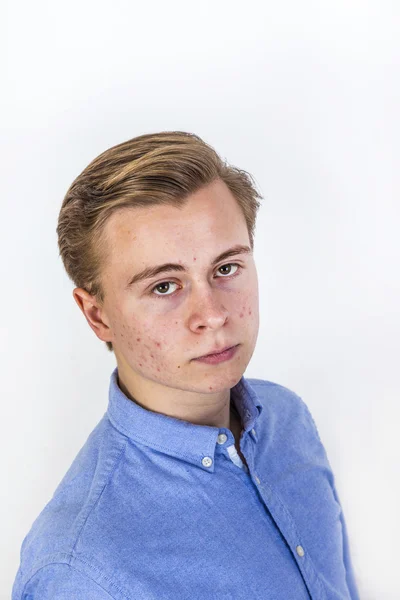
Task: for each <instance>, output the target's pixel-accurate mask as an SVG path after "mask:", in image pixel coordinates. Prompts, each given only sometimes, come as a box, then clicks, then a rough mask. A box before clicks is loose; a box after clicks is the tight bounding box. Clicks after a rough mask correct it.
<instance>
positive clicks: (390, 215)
mask: <svg viewBox="0 0 400 600" xmlns="http://www.w3.org/2000/svg"><path fill="white" fill-rule="evenodd" d="M3 6H4V8H5V9H6V13H3V14H4V16H5V19H3V18H2V19H1V20H2V22H3V24H2V26H1V36H0V37H1V40H2V42H1V44H2V46H3V48H2V51H1V56H3V59H4V57H6V64H5V69H2V73H3V77H2V79H3V82H2V93H1V98H0V102H1V105H2V106H1V120H2V135H1V164H2V166H3V174H2V179H1V219H0V228H1V229H0V234H1V235H0V243H1V248H0V256H1V272H2V277H1V284H2V285H1V295H0V302H1V305H0V311H1V328H2V331H1V352H2V355H1V369H2V373H1V375H2V376H1V381H2V428H1V438H0V439H1V458H2V484H3V494H2V499H1V506H0V511H1V513H0V514H1V531H2V535H1V536H0V544H1V557H0V561H1V564H2V567H3V568H2V573H1V579H0V597H1V598H2V599H3V598H4V599H6V598H9V597H10V593H11V586H12V583H13V580H14V577H15V574H16V570H17V568H18V564H19V550H20V546H21V543H22V540H23V538H24V536H25V535H26V533H27V532H28V530H29V529H30V527H31V525H32V523H33V520H34V519H35V518H36V516H37V515H38V514H39V512H40V511H41V510H42V508H43V507H44V505H45V504H46V503H47V502H48V501H49V499H50V498H51V496H52V494H53V491H54V489H55V487H56V486H57V484H58V482H59V481H60V480H61V478H62V477H63V475H64V473H65V472H66V470H67V468H68V467H69V465H70V463H71V462H72V460H73V458H74V457H75V455H76V454H77V452H78V450H79V449H80V448H81V446H82V445H83V444H84V442H85V441H86V439H87V436H88V435H89V433H90V431H91V430H92V429H93V427H94V426H95V425H96V424H97V422H98V420H99V419H100V418H101V416H102V415H103V414H104V412H105V410H106V408H107V402H108V397H107V395H108V383H109V377H110V374H111V371H112V369H113V368H114V366H115V358H114V355H113V354H110V353H108V351H107V349H106V347H105V345H104V343H103V342H101V341H100V340H98V338H97V337H96V336H95V334H94V333H93V332H92V330H91V329H90V328H89V326H88V324H87V323H86V320H85V319H84V316H83V315H82V313H81V312H80V311H79V309H78V307H77V305H76V303H75V301H74V299H73V297H72V289H73V287H74V286H73V284H72V282H71V281H70V280H69V279H68V278H67V276H66V274H65V272H64V269H63V266H62V263H61V259H60V258H59V256H58V248H57V238H56V231H55V229H56V225H57V217H58V212H59V209H60V206H61V202H62V199H63V196H64V194H65V192H66V190H67V188H68V186H69V185H70V183H71V182H72V180H73V179H74V178H75V177H76V176H77V175H78V174H79V173H80V172H81V171H82V170H83V168H84V167H85V166H86V165H87V164H88V163H89V162H90V161H91V160H92V159H93V158H94V157H95V156H97V155H98V154H99V153H100V152H102V151H104V150H105V149H107V148H109V147H110V146H112V145H114V144H117V143H119V142H122V141H125V140H127V139H129V138H132V137H135V136H137V135H140V134H143V133H150V132H156V131H162V130H173V129H178V130H184V131H191V132H194V133H197V134H198V135H200V136H201V137H203V139H204V140H205V141H207V142H208V143H210V144H212V145H213V146H214V147H215V149H216V150H217V151H218V152H219V153H220V154H221V155H222V156H223V157H224V158H226V159H227V160H228V161H229V162H230V163H231V164H233V165H235V166H238V167H240V168H243V169H246V170H247V171H249V172H250V173H251V174H252V175H253V176H254V177H255V179H256V182H257V185H258V187H259V189H260V190H261V192H262V193H263V195H264V200H263V206H262V209H261V210H260V212H259V217H258V222H257V230H256V237H255V260H256V265H257V270H258V277H259V285H260V319H261V321H260V332H259V337H258V342H257V346H256V350H255V353H254V355H253V358H252V360H251V363H250V364H249V366H248V369H247V371H246V373H245V376H247V377H258V378H262V379H268V380H270V381H274V382H277V383H280V384H282V385H285V386H287V387H289V388H290V389H292V390H293V391H295V392H296V393H297V394H299V395H300V396H301V397H302V398H303V400H304V401H305V402H306V403H307V405H308V407H309V408H310V411H311V413H312V414H313V416H314V419H315V421H316V423H317V426H318V429H319V432H320V436H321V438H322V440H323V442H324V445H325V448H326V450H327V453H328V457H329V459H330V462H331V465H332V468H333V471H334V473H335V477H336V482H337V487H338V492H339V496H340V499H341V502H342V506H343V510H344V514H345V518H346V522H347V526H348V530H349V536H350V543H351V552H352V560H353V564H354V570H355V573H356V578H357V582H358V587H359V590H360V595H361V598H362V600H395V599H399V598H400V583H399V576H398V570H399V569H398V562H399V558H398V556H399V541H400V524H399V523H400V519H399V516H398V512H399V506H400V492H399V478H400V467H399V464H400V452H399V443H398V440H399V417H400V409H399V400H400V397H399V391H400V384H399V358H400V343H399V337H400V317H399V306H400V297H399V296H400V293H399V292H400V283H399V259H400V243H399V216H400V209H399V192H400V185H399V183H400V175H399V173H400V171H399V157H400V138H399V134H400V118H399V102H400V82H399V68H400V60H399V59H400V33H399V32H400V3H399V2H397V1H393V2H390V1H385V0H379V1H374V2H368V1H362V2H361V1H360V2H356V1H352V0H346V1H344V0H334V1H332V2H324V1H318V0H315V1H314V2H311V1H302V2H299V1H287V0H286V1H279V2H272V1H269V2H261V1H260V2H255V1H249V0H248V1H246V2H234V1H232V0H229V1H227V0H224V1H218V0H214V1H213V2H211V1H205V0H202V1H201V2H196V3H195V2H190V1H188V0H185V1H176V0H174V1H169V2H164V1H161V0H160V1H158V2H150V3H147V4H146V3H144V2H132V1H129V2H128V1H127V2H123V1H121V0H119V1H115V0H114V2H104V1H103V2H101V1H99V0H97V1H96V2H95V1H94V0H91V1H86V2H85V1H84V0H83V1H82V0H80V1H79V2H78V1H77V0H72V1H71V0H69V2H44V1H43V0H36V1H35V2H28V1H27V0H24V1H18V0H13V1H12V2H11V1H10V2H8V4H7V3H6V4H3Z"/></svg>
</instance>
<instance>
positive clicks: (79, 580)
mask: <svg viewBox="0 0 400 600" xmlns="http://www.w3.org/2000/svg"><path fill="white" fill-rule="evenodd" d="M13 600H14V599H13ZM16 600H17V599H16ZM18 600H113V596H111V595H110V594H109V593H108V592H107V591H106V590H105V589H104V588H103V587H102V586H101V585H99V584H98V583H96V582H95V581H94V580H93V579H91V578H90V577H89V576H88V575H86V574H85V573H81V572H80V571H78V570H77V569H75V568H74V567H71V566H70V565H68V564H67V563H52V564H50V565H46V566H45V567H42V568H41V569H39V570H38V571H37V572H36V573H35V575H33V576H32V577H31V578H30V579H29V581H28V583H27V584H26V585H25V587H24V591H23V593H22V596H21V597H20V598H18Z"/></svg>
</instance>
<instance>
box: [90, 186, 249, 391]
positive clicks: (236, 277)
mask: <svg viewBox="0 0 400 600" xmlns="http://www.w3.org/2000/svg"><path fill="white" fill-rule="evenodd" d="M105 235H106V240H107V248H108V257H107V264H106V265H105V266H104V269H103V277H102V281H103V286H104V291H105V302H104V304H103V307H102V308H101V309H100V310H99V312H97V313H96V314H97V315H98V317H97V318H98V320H97V321H96V324H94V320H93V321H92V323H91V322H90V321H89V324H90V326H91V327H92V329H93V330H94V331H95V333H96V335H97V336H98V337H99V338H100V339H102V340H103V341H111V342H112V344H113V348H114V352H115V355H116V359H117V364H118V368H119V371H120V373H121V372H124V374H125V376H128V378H129V379H130V380H132V378H133V380H136V381H137V382H138V383H139V382H140V385H143V384H144V385H146V383H147V384H150V382H153V383H154V384H156V387H157V384H159V385H161V386H167V387H170V388H175V389H177V388H178V389H181V390H188V391H193V392H200V393H210V391H211V390H212V392H218V391H221V390H224V389H228V388H231V387H233V386H234V385H235V384H236V383H237V382H238V381H239V379H240V377H241V376H242V375H243V373H244V371H245V370H246V367H247V365H248V363H249V361H250V359H251V356H252V354H253V351H254V348H255V344H256V340H257V336H258V328H259V306H258V280H257V272H256V267H255V263H254V259H253V255H252V253H251V252H249V253H247V254H246V253H240V254H237V255H234V256H230V257H228V258H225V259H223V260H220V261H219V262H218V263H217V264H215V265H213V264H212V263H213V260H214V259H215V258H216V257H217V256H218V255H220V254H221V253H222V252H224V251H226V250H229V249H231V248H232V247H234V246H238V245H242V246H248V247H250V242H249V237H248V232H247V227H246V222H245V219H244V216H243V214H242V212H241V210H240V208H239V206H238V204H237V203H236V201H235V199H234V197H233V196H232V194H231V192H230V191H229V189H228V187H227V186H226V185H225V184H224V183H223V182H222V181H217V182H215V183H213V184H211V185H209V186H208V187H206V188H204V189H203V190H201V191H199V192H197V193H196V194H193V195H192V196H191V197H190V198H189V200H188V202H187V204H186V206H184V207H183V208H181V209H178V208H175V207H172V206H152V207H147V208H133V209H131V208H128V209H122V210H121V211H119V212H117V213H114V214H113V215H112V216H111V218H110V219H109V221H108V222H107V224H106V227H105ZM164 263H179V264H180V265H185V266H186V267H187V271H186V272H185V271H174V270H173V269H169V270H167V271H165V272H163V273H160V274H158V275H156V276H153V277H151V278H149V279H146V280H141V281H139V282H137V283H134V284H131V285H129V282H130V280H132V278H133V277H134V276H135V275H137V274H138V273H139V272H140V271H142V270H143V269H145V268H149V267H153V266H158V265H162V264H164ZM232 263H235V264H232ZM236 263H237V264H236ZM228 265H230V266H228ZM237 265H240V267H241V268H240V267H239V266H237ZM221 267H223V268H221ZM86 317H87V318H88V316H87V315H86ZM236 344H239V347H238V349H237V351H236V354H235V355H234V357H233V358H231V359H230V360H228V361H224V362H222V363H219V364H214V365H209V364H205V363H201V362H198V361H195V360H193V359H194V358H196V357H199V356H202V355H204V354H208V353H210V352H211V351H212V350H213V349H214V348H215V347H219V348H225V347H226V346H233V345H236Z"/></svg>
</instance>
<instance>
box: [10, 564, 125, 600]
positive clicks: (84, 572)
mask: <svg viewBox="0 0 400 600" xmlns="http://www.w3.org/2000/svg"><path fill="white" fill-rule="evenodd" d="M68 556H69V555H68ZM71 557H72V555H71V556H70V558H71ZM82 562H83V561H82ZM50 565H67V566H68V567H69V568H70V569H74V570H75V571H76V572H77V573H79V574H80V575H84V576H86V577H88V579H90V580H91V581H93V582H94V583H95V584H96V585H98V586H99V587H100V588H101V589H102V590H104V591H105V592H106V593H107V594H108V595H109V596H110V598H113V600H115V598H114V596H112V595H111V594H110V592H109V591H108V590H106V588H105V587H103V586H102V585H101V584H100V583H98V582H97V581H96V580H95V579H93V578H92V577H90V575H88V573H86V571H80V570H79V569H76V568H75V567H73V566H72V565H70V563H69V561H67V560H66V561H57V560H54V561H52V562H49V563H47V564H45V565H43V566H42V567H40V568H39V569H37V570H36V571H35V572H34V573H33V574H32V575H31V577H29V579H28V580H27V581H26V582H25V585H24V587H23V590H22V593H21V598H23V597H24V594H25V590H26V586H27V585H28V584H29V583H30V581H31V580H32V579H33V578H34V577H35V576H36V575H37V574H38V573H39V571H42V569H45V568H46V567H49V566H50ZM89 566H90V567H91V565H89ZM94 570H96V569H94ZM104 577H105V576H104ZM105 579H107V577H105ZM107 580H108V579H107ZM108 581H109V580H108ZM110 584H111V585H113V586H114V587H115V588H116V589H117V590H118V591H120V592H121V593H122V594H124V595H125V596H126V594H125V592H124V591H123V590H119V588H118V587H117V586H116V585H115V584H114V583H113V582H112V581H110ZM126 598H127V600H129V598H128V596H126Z"/></svg>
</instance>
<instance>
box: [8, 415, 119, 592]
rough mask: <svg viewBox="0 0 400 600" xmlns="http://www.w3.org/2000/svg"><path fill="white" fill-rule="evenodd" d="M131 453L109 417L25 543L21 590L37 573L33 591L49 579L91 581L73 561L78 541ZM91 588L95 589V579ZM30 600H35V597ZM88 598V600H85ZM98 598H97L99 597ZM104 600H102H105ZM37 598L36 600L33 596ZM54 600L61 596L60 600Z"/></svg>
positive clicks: (80, 454) (19, 576)
mask: <svg viewBox="0 0 400 600" xmlns="http://www.w3.org/2000/svg"><path fill="white" fill-rule="evenodd" d="M125 447H126V439H125V436H123V435H121V434H119V432H117V431H116V430H115V429H114V428H113V427H112V426H111V425H110V424H109V422H108V420H107V419H105V418H104V417H103V418H102V420H101V421H100V422H99V423H98V424H97V426H96V427H95V428H94V429H93V430H92V432H91V433H90V435H89V437H88V438H87V440H86V442H85V443H84V445H83V446H82V447H81V449H80V450H79V452H78V453H77V455H76V456H75V458H74V460H73V461H72V463H71V465H70V467H69V468H68V470H67V472H66V473H65V474H64V476H63V477H62V479H61V481H60V482H59V484H58V486H57V487H56V489H55V491H54V493H53V496H52V497H51V499H50V500H49V501H48V503H47V504H46V505H45V506H44V508H43V509H42V510H41V512H40V513H39V515H38V516H37V517H36V519H35V520H34V521H33V523H32V526H31V528H30V530H29V531H28V533H27V534H26V536H25V538H24V539H23V542H22V546H21V551H20V568H19V571H18V574H17V578H16V582H15V586H16V589H17V581H19V582H20V586H23V585H25V583H26V582H27V581H29V580H30V578H31V577H32V576H33V575H34V574H35V573H37V578H38V579H36V575H35V577H34V578H33V579H32V580H31V585H34V584H35V585H36V583H37V584H39V582H40V585H44V586H46V585H47V583H46V581H47V580H48V579H49V581H50V580H51V581H53V579H54V580H56V579H57V578H64V579H67V580H68V581H69V582H71V585H73V584H75V583H76V584H78V582H79V581H80V579H81V578H82V577H83V578H84V579H88V578H89V573H87V574H86V575H82V574H81V573H80V572H79V571H84V569H79V568H78V569H77V567H76V565H75V563H73V561H74V559H73V558H71V556H72V554H73V549H74V548H75V547H76V545H77V543H78V540H81V539H82V537H83V535H84V532H85V526H86V525H87V523H88V522H89V518H90V516H91V514H93V509H94V508H95V507H96V505H97V504H98V502H99V499H100V497H101V496H102V492H103V490H104V489H105V487H106V486H107V484H108V483H109V482H110V481H111V480H112V478H113V476H114V474H115V470H116V467H117V466H118V465H119V464H120V462H121V459H122V458H123V455H124V450H125ZM93 543H94V545H95V544H100V543H101V537H95V539H94V542H93ZM95 571H96V567H95V568H94V572H95ZM99 572H100V570H99ZM87 585H88V586H90V585H92V583H91V580H90V578H89V581H88V583H87ZM84 589H85V588H84ZM27 597H28V598H31V596H29V595H28V596H27ZM37 597H38V598H42V597H43V599H44V598H46V599H47V598H50V597H52V596H51V594H50V595H43V596H42V595H41V594H40V593H38V595H37ZM69 597H70V598H74V596H73V595H71V596H68V594H67V595H64V596H63V598H69ZM79 597H82V596H79ZM83 597H85V598H86V596H85V595H83ZM87 597H88V598H90V597H91V596H87ZM94 597H96V598H97V596H95V595H94V596H93V598H94ZM98 597H99V598H102V596H100V595H99V596H98ZM19 598H21V600H22V599H23V598H25V596H24V595H23V596H18V595H16V596H15V599H16V600H17V599H18V600H19ZM33 598H36V596H32V599H33ZM54 598H58V596H56V595H54ZM13 600H14V596H13Z"/></svg>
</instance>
